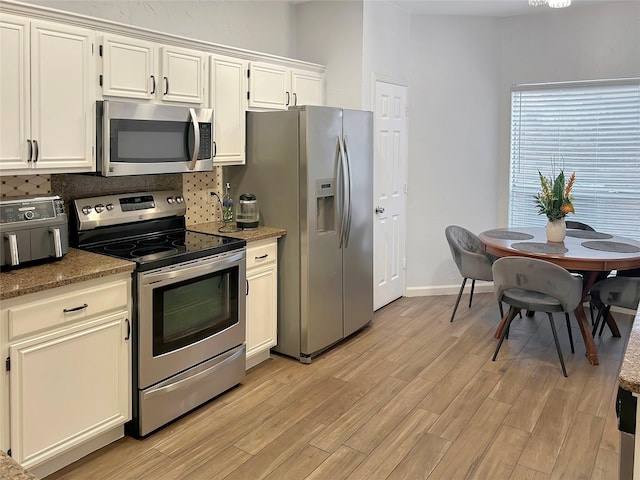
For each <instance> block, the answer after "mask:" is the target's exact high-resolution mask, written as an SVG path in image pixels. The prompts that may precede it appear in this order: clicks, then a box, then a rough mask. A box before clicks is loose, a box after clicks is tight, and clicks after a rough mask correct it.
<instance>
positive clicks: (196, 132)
mask: <svg viewBox="0 0 640 480" xmlns="http://www.w3.org/2000/svg"><path fill="white" fill-rule="evenodd" d="M189 114H190V115H191V123H192V124H193V156H192V157H191V162H190V163H189V165H187V168H189V170H193V169H194V168H196V162H197V161H198V155H199V154H200V124H199V123H198V117H197V116H196V111H195V110H194V109H193V108H190V109H189Z"/></svg>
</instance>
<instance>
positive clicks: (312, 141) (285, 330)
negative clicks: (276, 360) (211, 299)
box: [227, 106, 373, 363]
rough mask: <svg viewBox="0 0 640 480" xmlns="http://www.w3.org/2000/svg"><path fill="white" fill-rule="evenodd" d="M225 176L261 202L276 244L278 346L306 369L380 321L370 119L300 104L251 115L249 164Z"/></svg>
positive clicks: (365, 114) (263, 218) (369, 115)
mask: <svg viewBox="0 0 640 480" xmlns="http://www.w3.org/2000/svg"><path fill="white" fill-rule="evenodd" d="M227 178H228V180H229V181H231V184H232V187H233V188H234V189H235V192H236V193H237V194H241V193H245V192H246V193H253V194H255V195H256V196H257V200H258V204H259V208H260V215H261V221H260V223H261V224H263V225H268V226H274V227H282V228H285V229H286V230H287V234H286V236H284V237H282V238H280V239H279V241H278V343H277V346H276V347H274V350H275V351H277V352H280V353H282V354H285V355H288V356H291V357H294V358H297V359H299V360H300V361H302V362H305V363H308V362H310V361H311V358H312V357H313V356H315V355H316V354H318V353H320V352H322V351H323V350H325V349H326V348H327V347H329V346H331V345H333V344H335V343H336V342H339V341H340V340H342V339H343V338H345V337H347V336H349V335H351V334H352V333H354V332H356V331H357V330H359V329H360V328H362V327H363V326H365V325H367V324H368V323H369V322H370V321H371V320H372V318H373V114H372V113H371V112H364V111H359V110H346V109H340V108H333V107H315V106H301V107H294V108H291V109H289V110H288V111H278V112H249V113H248V114H247V163H246V165H245V166H243V167H233V168H232V169H230V171H229V172H228V175H227Z"/></svg>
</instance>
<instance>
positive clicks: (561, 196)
mask: <svg viewBox="0 0 640 480" xmlns="http://www.w3.org/2000/svg"><path fill="white" fill-rule="evenodd" d="M538 175H540V192H539V193H538V194H537V195H535V197H534V198H535V200H536V207H538V213H539V214H540V215H542V214H545V215H546V216H547V218H548V219H549V220H550V221H552V222H553V221H554V220H560V219H561V218H564V217H565V216H566V215H567V214H568V213H575V210H574V208H573V203H572V202H573V195H571V188H572V187H573V182H574V181H575V179H576V174H575V172H573V173H572V174H571V176H570V177H569V181H568V182H567V184H566V185H565V176H564V171H563V170H560V174H559V175H558V176H557V177H556V178H555V179H554V178H553V176H550V177H545V176H544V175H542V173H540V171H539V170H538Z"/></svg>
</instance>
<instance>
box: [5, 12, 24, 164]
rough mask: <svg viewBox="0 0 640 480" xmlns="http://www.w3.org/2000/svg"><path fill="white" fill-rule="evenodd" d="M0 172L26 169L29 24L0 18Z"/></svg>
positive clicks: (15, 19)
mask: <svg viewBox="0 0 640 480" xmlns="http://www.w3.org/2000/svg"><path fill="white" fill-rule="evenodd" d="M0 58H2V68H0V105H1V106H2V107H1V108H0V170H9V169H12V170H16V169H27V168H29V162H28V160H29V147H28V144H27V139H30V134H29V129H30V119H29V115H30V110H29V23H28V21H27V20H26V19H24V18H21V17H14V16H11V15H2V17H0Z"/></svg>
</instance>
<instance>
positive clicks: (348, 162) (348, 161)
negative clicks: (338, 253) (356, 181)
mask: <svg viewBox="0 0 640 480" xmlns="http://www.w3.org/2000/svg"><path fill="white" fill-rule="evenodd" d="M344 150H345V153H346V155H345V160H346V161H345V165H346V169H345V170H346V172H347V177H346V178H347V194H346V199H347V213H346V217H347V219H346V222H345V228H344V248H347V247H348V246H349V234H350V233H351V192H352V190H353V184H352V181H351V154H350V153H349V143H348V140H347V136H346V135H345V136H344Z"/></svg>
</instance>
